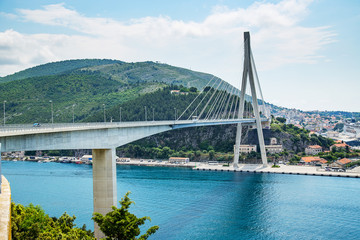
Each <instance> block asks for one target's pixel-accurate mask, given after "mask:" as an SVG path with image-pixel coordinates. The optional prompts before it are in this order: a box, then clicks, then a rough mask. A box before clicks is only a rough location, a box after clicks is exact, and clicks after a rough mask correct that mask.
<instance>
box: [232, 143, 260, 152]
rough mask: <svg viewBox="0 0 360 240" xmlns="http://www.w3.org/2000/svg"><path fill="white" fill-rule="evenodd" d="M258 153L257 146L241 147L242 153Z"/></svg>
mask: <svg viewBox="0 0 360 240" xmlns="http://www.w3.org/2000/svg"><path fill="white" fill-rule="evenodd" d="M234 151H235V145H234ZM251 152H256V145H246V144H244V145H240V153H251Z"/></svg>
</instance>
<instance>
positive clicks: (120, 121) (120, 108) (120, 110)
mask: <svg viewBox="0 0 360 240" xmlns="http://www.w3.org/2000/svg"><path fill="white" fill-rule="evenodd" d="M119 119H120V122H121V107H120V118H119Z"/></svg>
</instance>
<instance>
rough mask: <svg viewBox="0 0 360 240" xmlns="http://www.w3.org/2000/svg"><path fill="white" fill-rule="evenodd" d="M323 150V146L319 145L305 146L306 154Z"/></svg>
mask: <svg viewBox="0 0 360 240" xmlns="http://www.w3.org/2000/svg"><path fill="white" fill-rule="evenodd" d="M320 152H322V147H321V146H319V145H310V146H307V147H306V148H305V154H306V155H316V154H318V153H320Z"/></svg>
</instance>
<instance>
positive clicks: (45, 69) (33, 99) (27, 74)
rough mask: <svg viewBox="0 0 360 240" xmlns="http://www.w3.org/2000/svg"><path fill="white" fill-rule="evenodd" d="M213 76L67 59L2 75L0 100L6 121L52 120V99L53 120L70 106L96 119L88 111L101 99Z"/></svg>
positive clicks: (68, 114)
mask: <svg viewBox="0 0 360 240" xmlns="http://www.w3.org/2000/svg"><path fill="white" fill-rule="evenodd" d="M212 78H214V76H212V75H210V74H205V73H200V72H194V71H191V70H187V69H183V68H178V67H173V66H170V65H167V64H160V63H154V62H140V63H125V62H121V61H117V60H100V59H84V60H68V61H61V62H55V63H48V64H44V65H40V66H37V67H33V68H30V69H26V70H24V71H21V72H18V73H15V74H12V75H9V76H6V77H4V78H1V79H0V101H1V102H3V101H6V122H7V123H8V124H11V123H12V124H14V123H33V122H40V123H48V122H50V121H51V104H50V102H49V101H50V100H51V101H52V102H53V109H54V122H71V121H72V115H73V111H74V117H75V121H76V122H78V121H85V120H90V119H94V120H96V117H95V118H91V116H92V115H96V114H100V113H102V112H103V104H105V108H106V111H108V109H111V108H116V107H118V106H119V104H122V103H125V102H127V101H129V100H134V99H136V98H138V97H139V96H141V95H143V94H146V93H152V92H154V91H156V90H158V89H160V88H163V87H165V86H169V85H178V86H180V85H183V86H185V87H197V88H199V89H201V88H203V87H204V86H205V85H206V84H207V83H208V82H209V80H210V79H212ZM223 86H224V87H226V86H228V84H227V83H224V84H223ZM183 105H184V104H183ZM73 106H74V107H73ZM184 106H185V105H184ZM159 107H160V104H159ZM73 109H74V110H73ZM179 109H180V108H179ZM115 116H118V114H116V115H115ZM109 117H110V115H109ZM114 118H115V117H114Z"/></svg>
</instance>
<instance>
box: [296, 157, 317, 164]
mask: <svg viewBox="0 0 360 240" xmlns="http://www.w3.org/2000/svg"><path fill="white" fill-rule="evenodd" d="M301 160H303V161H304V162H307V163H310V162H317V161H321V158H319V157H302V158H301Z"/></svg>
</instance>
